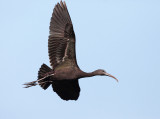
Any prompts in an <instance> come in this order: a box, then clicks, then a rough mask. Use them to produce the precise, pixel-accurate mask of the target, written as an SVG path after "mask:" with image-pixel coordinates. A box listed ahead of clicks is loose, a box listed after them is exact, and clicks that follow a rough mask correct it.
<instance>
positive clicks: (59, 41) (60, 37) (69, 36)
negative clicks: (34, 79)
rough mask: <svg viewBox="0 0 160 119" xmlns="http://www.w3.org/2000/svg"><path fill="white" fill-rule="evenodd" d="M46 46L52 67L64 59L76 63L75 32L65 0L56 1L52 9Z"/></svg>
mask: <svg viewBox="0 0 160 119" xmlns="http://www.w3.org/2000/svg"><path fill="white" fill-rule="evenodd" d="M48 48H49V59H50V64H51V66H52V68H55V67H56V66H58V65H59V64H61V63H62V62H65V61H69V62H73V63H75V64H76V65H77V62H76V56H75V34H74V30H73V25H72V21H71V18H70V16H69V13H68V10H67V6H66V4H65V2H62V1H61V2H60V3H57V5H56V6H55V8H54V10H53V14H52V18H51V22H50V36H49V40H48Z"/></svg>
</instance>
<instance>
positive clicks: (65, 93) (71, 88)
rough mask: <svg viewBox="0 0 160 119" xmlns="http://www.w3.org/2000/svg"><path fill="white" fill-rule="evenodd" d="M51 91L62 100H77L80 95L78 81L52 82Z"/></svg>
mask: <svg viewBox="0 0 160 119" xmlns="http://www.w3.org/2000/svg"><path fill="white" fill-rule="evenodd" d="M52 87H53V91H54V92H56V93H57V94H58V95H59V96H60V98H61V99H63V100H77V99H78V97H79V93H80V87H79V83H78V79H76V80H54V81H53V83H52Z"/></svg>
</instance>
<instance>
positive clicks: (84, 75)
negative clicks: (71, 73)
mask: <svg viewBox="0 0 160 119" xmlns="http://www.w3.org/2000/svg"><path fill="white" fill-rule="evenodd" d="M95 75H97V74H96V73H95V71H93V72H89V73H87V72H83V71H82V72H81V76H80V78H85V77H92V76H95Z"/></svg>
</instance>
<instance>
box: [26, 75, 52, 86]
mask: <svg viewBox="0 0 160 119" xmlns="http://www.w3.org/2000/svg"><path fill="white" fill-rule="evenodd" d="M53 75H54V74H51V75H48V76H45V77H43V78H41V79H38V80H36V81H32V82H28V83H25V84H23V85H26V87H24V88H29V87H32V86H36V85H38V84H42V83H46V82H50V81H44V82H39V81H42V80H43V79H45V78H48V77H49V76H53ZM37 82H38V83H37Z"/></svg>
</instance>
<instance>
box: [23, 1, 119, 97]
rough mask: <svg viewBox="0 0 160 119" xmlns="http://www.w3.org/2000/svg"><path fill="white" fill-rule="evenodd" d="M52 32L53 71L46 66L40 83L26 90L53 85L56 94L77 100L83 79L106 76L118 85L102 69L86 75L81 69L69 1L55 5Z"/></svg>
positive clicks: (50, 43) (51, 60) (44, 65)
mask: <svg viewBox="0 0 160 119" xmlns="http://www.w3.org/2000/svg"><path fill="white" fill-rule="evenodd" d="M49 29H50V35H49V39H48V53H49V60H50V64H51V67H52V68H50V67H48V66H47V65H46V64H42V65H41V67H40V69H39V71H38V79H37V80H36V81H32V82H28V83H25V84H24V85H26V87H25V88H29V87H32V86H36V85H40V86H41V87H42V88H43V89H44V90H46V89H47V88H48V87H49V86H50V85H52V88H53V91H54V92H56V93H57V94H58V95H59V97H60V98H61V99H63V100H77V99H78V97H79V94H80V87H79V83H78V81H79V79H80V78H85V77H92V76H96V75H104V76H109V77H112V78H114V79H115V80H117V81H118V79H117V78H115V77H114V76H112V75H111V74H109V73H107V72H105V71H104V70H102V69H99V70H96V71H93V72H90V73H86V72H84V71H82V70H81V69H80V68H79V66H78V64H77V61H76V53H75V42H76V40H75V33H74V29H73V24H72V21H71V18H70V15H69V12H68V9H67V6H66V3H65V1H64V2H62V1H61V2H60V3H57V4H56V5H55V7H54V10H53V14H52V17H51V22H50V28H49Z"/></svg>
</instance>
